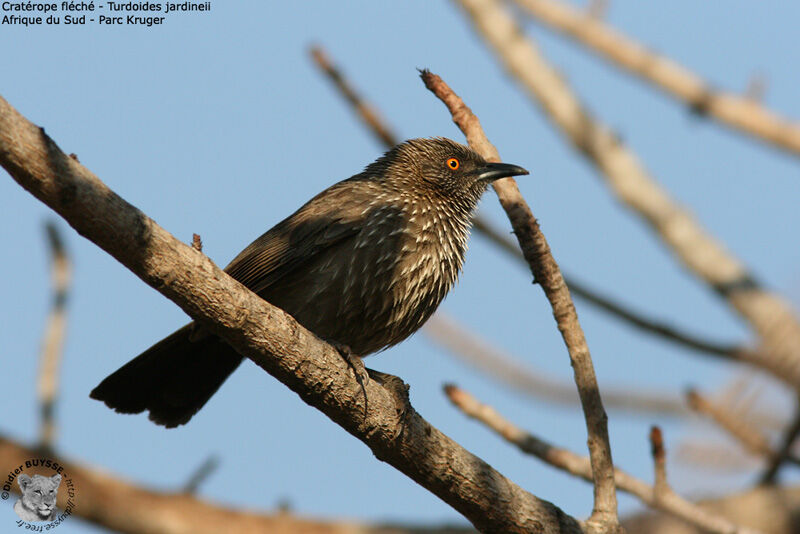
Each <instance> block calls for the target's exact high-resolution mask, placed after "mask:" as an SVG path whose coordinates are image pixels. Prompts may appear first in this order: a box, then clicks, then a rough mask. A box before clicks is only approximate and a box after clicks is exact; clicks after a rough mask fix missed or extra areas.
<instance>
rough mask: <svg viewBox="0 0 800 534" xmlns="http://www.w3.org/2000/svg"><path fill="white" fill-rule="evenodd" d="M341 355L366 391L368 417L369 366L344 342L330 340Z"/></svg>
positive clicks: (365, 409) (365, 407)
mask: <svg viewBox="0 0 800 534" xmlns="http://www.w3.org/2000/svg"><path fill="white" fill-rule="evenodd" d="M330 344H331V345H333V346H334V347H335V348H336V350H337V351H338V352H339V355H341V357H342V359H343V360H344V361H345V363H347V366H348V367H349V368H350V369H352V370H353V374H354V375H356V382H358V385H359V386H361V391H362V392H363V393H364V417H365V418H366V417H367V387H366V385H365V384H366V383H367V382H369V373H368V372H367V368H366V367H364V362H363V361H361V358H359V357H358V356H356V355H355V354H353V351H352V350H351V349H350V347H348V346H347V345H344V344H342V343H336V342H330Z"/></svg>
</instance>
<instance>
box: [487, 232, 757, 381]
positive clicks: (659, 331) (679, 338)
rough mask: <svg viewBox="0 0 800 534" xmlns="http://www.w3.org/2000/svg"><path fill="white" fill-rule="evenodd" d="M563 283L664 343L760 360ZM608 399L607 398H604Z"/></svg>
mask: <svg viewBox="0 0 800 534" xmlns="http://www.w3.org/2000/svg"><path fill="white" fill-rule="evenodd" d="M474 226H475V229H476V230H478V231H479V232H480V233H481V234H482V235H484V236H485V237H487V238H489V239H490V240H491V241H492V242H493V243H494V244H496V245H498V246H500V247H501V248H502V249H503V250H505V251H506V252H508V253H509V254H511V255H513V256H514V257H516V258H517V259H519V260H520V261H523V262H524V261H525V258H524V257H523V256H522V252H520V250H519V247H518V246H517V245H516V244H515V243H514V242H512V241H511V239H509V238H508V237H506V236H504V235H502V234H501V233H500V232H498V231H497V230H496V229H495V228H494V227H492V226H491V225H490V224H489V223H488V222H487V221H485V220H482V219H477V218H476V220H475V223H474ZM564 280H565V281H566V283H567V287H569V290H570V292H571V293H573V294H574V295H575V296H576V297H578V298H581V299H584V300H585V301H586V302H588V303H589V304H593V305H594V306H597V307H598V308H600V309H601V310H603V311H606V312H608V313H609V314H610V315H613V316H614V317H616V318H617V319H620V320H622V321H623V322H626V323H627V324H629V325H631V326H634V327H636V328H638V329H640V330H642V331H644V332H647V333H649V334H652V335H654V336H656V337H659V338H661V339H663V340H665V341H669V342H672V343H675V344H678V345H680V346H682V347H684V348H688V349H692V350H694V351H697V352H700V353H703V354H708V355H711V356H718V357H721V358H724V359H728V360H734V361H743V362H748V361H752V360H753V359H755V358H757V356H756V355H754V354H752V352H753V351H750V350H749V349H747V348H745V347H741V346H738V345H721V344H719V343H715V342H712V341H707V340H705V339H701V338H699V337H696V336H693V335H691V334H688V333H686V332H681V331H680V330H678V329H677V328H675V327H673V326H671V325H669V324H667V323H666V322H664V321H661V320H657V319H651V318H649V317H647V316H646V315H645V314H643V313H640V312H635V311H633V310H631V309H630V308H628V307H626V306H624V305H622V304H620V303H618V302H615V301H614V300H613V299H611V298H609V297H606V296H603V295H601V294H600V293H598V292H597V291H595V290H593V289H590V288H589V287H588V286H586V285H585V284H584V283H583V282H578V281H577V280H575V278H574V277H573V276H568V275H566V274H565V275H564ZM604 396H606V397H607V395H604Z"/></svg>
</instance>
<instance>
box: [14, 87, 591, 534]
mask: <svg viewBox="0 0 800 534" xmlns="http://www.w3.org/2000/svg"><path fill="white" fill-rule="evenodd" d="M0 164H1V165H2V166H3V167H4V168H5V169H6V170H7V171H8V172H9V174H11V176H12V177H13V178H14V179H15V180H16V181H17V182H18V183H19V184H20V185H21V186H23V187H24V188H25V189H27V190H28V191H29V192H30V193H31V194H33V195H34V196H35V197H36V198H38V199H39V200H41V201H42V202H44V203H45V204H47V205H48V206H50V207H51V208H52V209H54V210H55V211H56V212H57V213H59V214H60V215H61V216H62V217H64V219H66V220H67V222H69V223H70V225H72V226H73V228H75V229H76V230H77V231H78V233H80V234H81V235H83V236H84V237H86V238H88V239H89V240H91V241H92V242H94V243H95V244H97V245H98V246H99V247H100V248H102V249H103V250H105V251H106V252H108V253H109V254H111V255H112V256H113V257H114V258H116V259H117V260H118V261H119V262H120V263H122V264H123V265H124V266H125V267H127V268H128V269H130V270H131V271H132V272H133V273H134V274H136V275H137V276H138V277H139V278H141V279H142V280H144V281H145V282H146V283H147V284H149V285H150V286H152V287H153V288H155V289H156V290H158V291H159V292H160V293H162V294H163V295H164V296H166V297H167V298H169V299H170V300H172V301H173V302H175V303H176V304H177V305H178V306H180V307H181V308H182V309H183V310H184V311H185V312H186V313H187V314H189V315H190V316H191V317H192V318H193V319H195V320H197V321H199V322H201V323H202V324H203V325H204V327H205V328H208V329H209V331H210V332H213V333H214V334H216V335H218V336H220V337H221V338H223V339H224V340H225V341H226V342H228V343H229V344H230V345H231V346H232V347H234V348H235V349H236V350H237V351H239V352H240V353H241V354H242V355H243V356H246V357H248V358H250V359H251V360H252V361H253V362H255V363H256V364H257V365H259V366H260V367H261V368H263V369H264V370H265V371H267V372H268V373H270V374H271V375H272V376H274V377H275V378H277V379H278V380H280V381H281V382H283V383H284V384H285V385H287V386H288V387H289V388H290V389H292V390H293V391H294V392H295V393H297V394H298V395H299V396H300V398H302V399H303V401H305V402H306V403H307V404H309V405H311V406H314V407H315V408H317V409H319V410H321V411H322V412H323V413H325V414H326V415H327V416H328V417H329V418H331V419H332V420H333V421H335V422H336V423H337V424H338V425H340V426H341V427H342V428H344V429H345V430H347V431H348V432H349V433H351V434H352V435H353V436H355V437H356V438H358V439H360V440H361V441H363V442H364V443H365V444H366V445H367V446H368V447H370V449H371V450H372V452H373V453H374V454H375V456H376V457H377V458H378V459H380V460H382V461H385V462H387V463H389V464H391V465H392V466H394V467H396V468H397V469H398V470H400V471H402V472H403V473H405V474H406V475H407V476H409V477H410V478H411V479H413V480H414V481H416V482H417V483H419V484H420V485H421V486H423V487H425V488H427V489H428V490H430V491H431V492H433V493H434V494H435V495H437V496H439V497H440V498H441V499H443V500H444V501H445V502H447V503H448V504H450V505H451V506H452V507H453V508H455V509H456V510H458V511H459V512H460V513H462V514H463V515H464V516H465V517H466V518H467V519H469V520H470V521H471V522H472V523H473V524H474V525H475V526H476V527H477V528H478V529H481V530H486V531H493V532H529V531H530V530H531V525H533V524H538V525H540V526H541V528H542V530H543V531H545V532H553V533H555V532H570V533H573V532H575V533H577V532H581V526H580V525H579V524H578V522H577V521H576V520H575V519H574V518H571V517H570V516H567V515H566V514H564V513H563V512H562V511H561V510H559V509H558V508H557V507H556V506H554V505H552V504H551V503H548V502H546V501H543V500H540V499H538V498H536V497H535V496H533V495H531V494H529V493H527V492H526V491H524V490H522V489H521V488H520V487H518V486H517V485H515V484H514V483H513V482H511V481H510V480H508V479H507V478H506V477H504V476H503V475H501V474H500V473H498V472H497V471H495V470H494V469H493V468H492V467H491V466H490V465H488V464H487V463H486V462H484V461H483V460H481V459H480V458H478V457H476V456H474V455H473V454H471V453H470V452H468V451H467V450H465V449H464V448H463V447H461V446H460V445H459V444H457V443H456V442H454V441H453V440H451V439H450V438H448V437H447V436H445V435H444V434H443V433H442V432H441V431H439V430H438V429H437V428H435V427H433V426H432V425H430V423H428V422H427V421H425V419H423V418H422V417H421V416H420V415H419V414H418V413H416V412H415V411H414V410H413V409H411V408H409V410H408V412H409V413H407V414H406V415H405V416H404V417H403V416H402V415H401V414H400V413H398V410H397V409H396V405H395V401H394V399H393V397H392V395H391V394H390V393H389V392H387V391H386V390H385V389H384V388H383V387H381V386H380V385H379V384H378V383H376V382H375V381H369V382H367V383H364V384H359V381H357V380H356V379H355V377H354V376H353V375H352V374H351V373H350V370H351V369H350V367H349V366H348V364H347V363H346V362H345V360H344V359H343V358H342V357H341V354H340V353H339V352H338V351H337V350H336V349H335V348H334V347H332V346H331V345H329V344H327V343H325V342H323V341H321V340H320V339H319V338H317V337H316V336H315V335H314V334H312V333H311V332H309V331H308V330H306V329H305V328H303V327H302V326H301V325H299V324H298V323H297V322H296V321H295V320H294V319H292V317H291V316H289V315H288V314H286V313H285V312H283V311H282V310H280V309H279V308H276V307H275V306H272V305H271V304H269V303H267V302H266V301H264V300H263V299H261V298H259V297H258V296H256V295H255V294H254V293H252V292H251V291H249V290H248V289H247V288H245V287H244V286H242V285H241V284H240V283H238V282H236V281H235V280H234V279H233V278H231V277H230V276H228V275H227V274H226V273H224V272H223V271H222V270H221V269H219V268H218V267H217V266H216V265H214V263H212V262H211V260H210V259H208V257H206V256H205V255H203V254H202V253H201V252H199V251H197V250H196V249H194V248H192V247H190V246H187V245H185V244H183V243H181V242H180V241H178V240H177V239H175V237H173V236H172V235H171V234H169V233H168V232H167V231H166V230H164V229H163V228H161V227H160V226H158V225H157V224H156V223H155V222H154V221H153V220H152V219H150V218H149V217H147V216H146V215H145V214H144V213H142V212H141V211H139V210H138V209H136V208H135V207H134V206H132V205H130V204H129V203H127V202H126V201H125V200H124V199H122V198H121V197H119V196H118V195H117V194H116V193H114V192H113V191H112V190H110V189H109V188H108V186H106V185H105V184H104V183H103V182H101V181H100V180H99V179H98V178H97V177H96V176H95V175H94V174H92V173H91V172H90V171H89V170H88V169H86V168H85V167H83V166H82V165H81V164H80V163H78V162H77V161H75V160H73V159H71V158H69V157H68V156H66V155H65V154H64V153H63V152H62V151H61V150H60V149H59V148H58V146H56V144H55V142H53V140H52V139H50V138H49V137H48V136H47V135H46V134H45V133H44V130H43V129H41V128H38V127H36V126H35V125H34V124H32V123H30V122H28V121H27V120H26V119H25V118H24V117H23V116H22V115H20V114H19V113H18V112H17V111H16V110H15V109H13V108H12V107H11V106H10V105H9V104H8V102H6V101H5V100H4V99H2V98H0ZM362 392H363V393H362ZM365 395H366V397H368V398H369V403H368V409H367V405H366V403H365Z"/></svg>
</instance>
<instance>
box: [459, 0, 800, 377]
mask: <svg viewBox="0 0 800 534" xmlns="http://www.w3.org/2000/svg"><path fill="white" fill-rule="evenodd" d="M458 1H459V4H461V5H462V6H463V7H464V9H465V11H466V13H467V14H468V15H469V17H470V19H471V20H472V22H473V24H474V26H475V29H476V30H477V31H478V33H479V34H480V35H481V36H483V37H484V39H485V40H486V41H487V43H488V44H490V45H491V47H492V49H493V50H494V51H495V53H496V54H497V55H498V57H499V58H500V60H501V61H502V63H503V64H504V65H505V67H506V69H507V70H508V71H509V73H510V74H511V75H512V76H513V77H514V78H516V79H517V80H519V82H520V83H521V84H522V85H523V86H524V88H525V89H526V90H527V91H528V93H529V94H530V96H531V97H532V98H534V99H535V101H536V102H537V103H538V104H539V105H540V106H541V108H542V109H543V110H544V112H545V114H546V115H547V116H548V117H549V118H550V119H551V120H552V122H553V123H554V124H555V125H557V126H558V127H559V128H560V129H561V131H562V132H563V133H564V134H565V135H566V137H567V138H568V139H569V141H571V142H572V144H573V145H574V147H575V148H576V149H577V150H579V151H580V152H581V153H582V154H583V155H584V156H585V157H586V158H587V159H588V160H589V161H590V162H591V163H593V164H594V165H595V166H596V167H597V168H598V170H600V171H601V172H602V175H603V176H605V178H606V183H607V185H608V186H609V187H610V188H611V190H612V191H613V192H614V193H615V194H616V195H617V196H618V197H619V199H620V200H621V201H622V202H623V203H625V204H627V205H628V206H629V207H630V208H631V209H632V210H633V211H634V212H635V213H636V214H638V215H639V216H640V217H641V218H642V219H643V220H644V221H646V222H647V223H648V224H649V225H650V226H651V227H652V228H653V230H655V232H656V234H657V235H658V236H659V237H660V238H661V239H662V241H663V242H664V243H665V244H666V245H667V246H669V247H670V249H671V250H672V251H673V252H674V253H675V254H676V256H677V257H678V258H679V259H680V260H681V261H682V262H683V264H684V265H685V267H686V268H687V269H689V271H691V272H692V273H694V274H695V275H697V276H698V277H699V278H700V279H702V280H704V281H705V282H706V283H707V284H708V285H709V286H710V287H711V288H713V289H714V290H715V291H716V292H717V293H718V294H719V295H720V296H721V297H723V298H724V299H725V300H726V301H727V302H728V304H729V305H730V306H731V307H733V309H735V310H736V311H737V312H738V313H739V314H740V315H741V316H742V317H743V318H744V319H746V320H747V321H748V322H749V323H750V324H751V325H752V327H753V329H754V330H755V331H756V332H757V333H758V335H759V336H760V337H761V340H762V341H763V349H762V350H759V351H757V352H754V353H745V354H742V357H743V358H744V357H748V358H750V357H752V360H748V361H749V362H750V363H752V364H754V365H757V366H760V367H762V368H764V369H766V370H768V371H770V372H771V373H772V374H773V375H774V376H775V377H777V378H779V379H781V380H784V381H785V382H787V383H789V384H790V385H792V386H800V322H798V320H797V317H796V316H795V315H794V312H793V311H792V309H791V307H790V306H789V305H788V304H787V303H786V302H785V301H784V300H783V299H782V298H780V297H778V296H777V295H775V294H773V293H770V292H769V291H767V290H766V289H764V288H763V287H762V286H761V285H760V284H759V283H758V282H757V281H756V280H755V277H754V276H753V275H752V274H751V273H750V272H749V271H748V270H747V269H746V268H745V267H744V265H743V264H742V263H741V262H740V261H739V260H737V259H736V258H734V257H733V256H732V255H731V254H730V253H729V252H727V251H726V250H724V248H723V247H722V245H720V244H719V243H718V242H717V241H716V240H715V239H714V238H712V237H711V236H710V235H709V234H708V233H707V232H705V230H703V229H702V228H701V227H700V225H699V224H698V223H697V222H696V221H695V220H694V219H693V218H692V216H691V215H690V214H689V212H688V211H686V210H685V209H684V208H682V207H680V206H678V205H677V204H676V203H675V202H674V201H673V200H672V199H671V198H670V197H669V195H668V194H667V192H666V191H664V190H663V189H662V188H661V187H660V186H659V185H658V184H657V183H656V182H655V180H654V179H653V178H652V177H651V176H650V175H649V174H648V173H647V171H646V170H645V169H644V168H643V167H642V165H641V163H640V162H639V161H638V159H637V158H636V156H635V155H634V154H633V152H631V151H630V150H629V149H628V148H626V147H625V146H624V145H623V144H622V142H621V141H620V139H619V136H617V135H616V134H615V133H614V132H612V131H611V130H610V129H609V128H607V127H606V126H605V125H603V124H601V123H600V122H599V121H597V120H596V119H594V118H593V117H591V115H590V114H589V113H588V112H587V111H586V110H585V109H584V108H583V106H582V105H581V103H580V101H579V100H578V99H577V97H576V96H575V95H574V94H573V92H572V90H571V88H570V87H569V86H568V85H567V83H566V82H565V81H564V79H563V78H562V77H561V76H560V75H559V74H558V72H557V71H556V70H555V69H554V68H553V67H552V66H551V65H550V64H549V63H548V62H547V61H546V59H545V58H544V57H543V56H542V55H541V54H540V52H539V50H538V49H537V47H536V46H535V45H534V43H533V42H532V41H531V40H530V39H527V38H526V37H525V35H524V34H523V32H522V30H521V28H520V27H519V26H518V25H517V24H516V22H515V21H514V20H513V19H512V18H511V17H510V16H509V14H508V13H506V12H505V11H504V10H503V9H502V8H501V6H500V5H499V3H498V0H458Z"/></svg>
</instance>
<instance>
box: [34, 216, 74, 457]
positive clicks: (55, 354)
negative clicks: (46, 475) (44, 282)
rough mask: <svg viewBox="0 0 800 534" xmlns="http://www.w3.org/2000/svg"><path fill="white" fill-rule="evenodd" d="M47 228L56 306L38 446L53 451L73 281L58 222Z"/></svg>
mask: <svg viewBox="0 0 800 534" xmlns="http://www.w3.org/2000/svg"><path fill="white" fill-rule="evenodd" d="M45 229H46V231H47V241H48V243H49V244H50V262H51V268H50V278H51V280H52V282H53V304H52V308H51V310H50V315H49V317H48V318H47V327H46V328H45V334H44V339H43V342H42V354H41V358H40V364H39V385H38V388H37V389H38V393H39V406H40V410H41V422H40V427H39V446H40V447H41V448H42V449H44V450H52V449H53V446H54V442H55V436H56V419H55V405H56V398H57V397H58V379H59V369H60V367H61V355H62V353H63V350H64V334H65V332H66V328H67V299H68V297H69V285H70V281H71V279H72V268H71V265H70V261H69V256H68V255H67V251H66V249H65V248H64V241H63V239H62V238H61V234H60V232H59V231H58V227H57V226H56V224H55V222H53V221H49V222H48V223H47V224H46V226H45Z"/></svg>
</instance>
